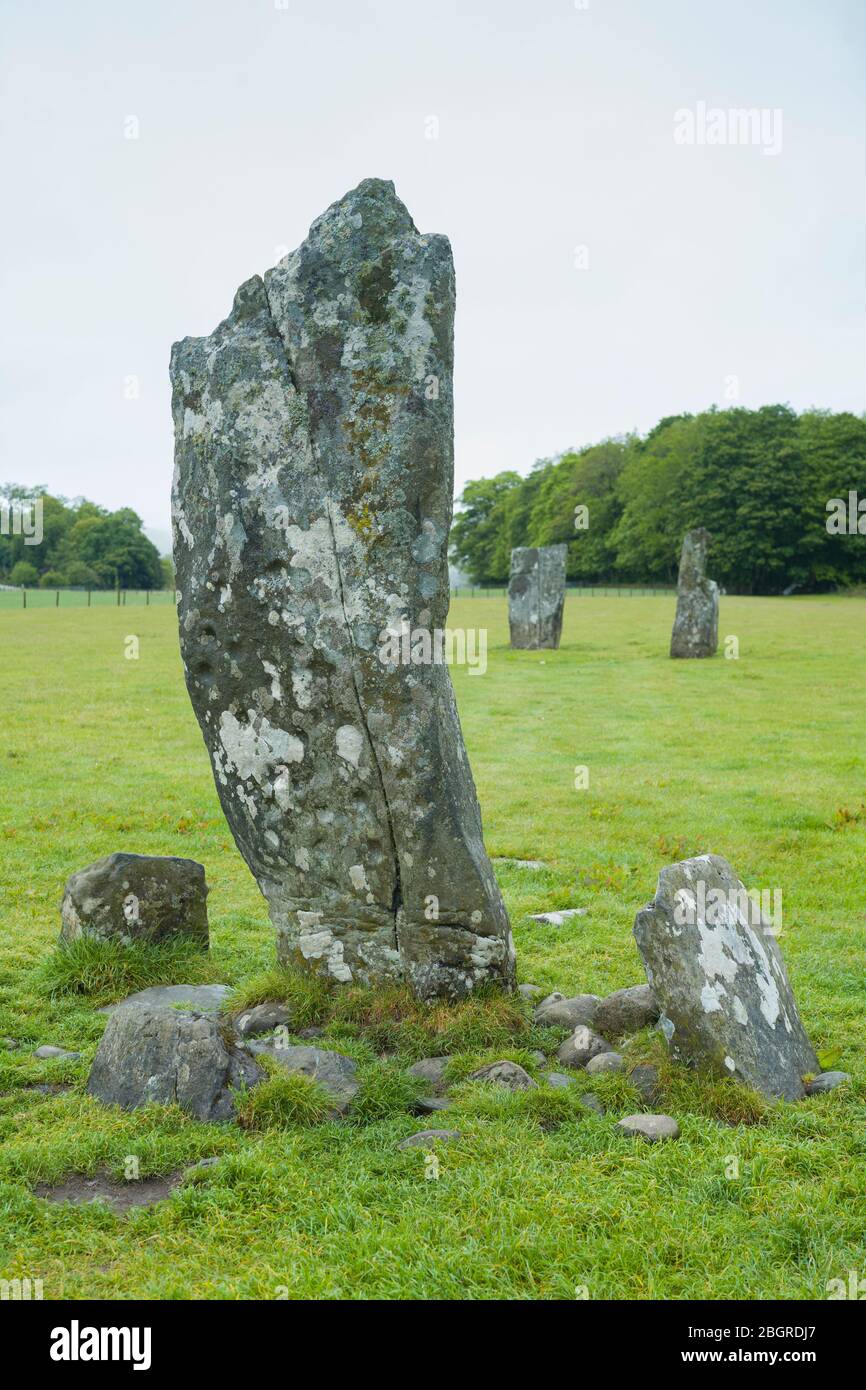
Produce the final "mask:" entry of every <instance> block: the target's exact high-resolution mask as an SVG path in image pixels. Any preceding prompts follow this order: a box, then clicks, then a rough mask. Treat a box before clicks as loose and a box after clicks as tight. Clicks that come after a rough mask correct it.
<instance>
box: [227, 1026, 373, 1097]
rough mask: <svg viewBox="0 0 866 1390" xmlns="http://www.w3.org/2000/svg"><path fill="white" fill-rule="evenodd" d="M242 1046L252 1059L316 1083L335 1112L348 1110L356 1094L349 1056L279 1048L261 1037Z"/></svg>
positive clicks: (353, 1067) (320, 1050)
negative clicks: (272, 1063) (261, 1059)
mask: <svg viewBox="0 0 866 1390" xmlns="http://www.w3.org/2000/svg"><path fill="white" fill-rule="evenodd" d="M245 1047H246V1051H247V1052H249V1053H251V1054H252V1056H253V1057H262V1056H265V1057H271V1058H273V1060H274V1061H275V1062H276V1063H277V1064H278V1065H279V1066H281V1067H283V1068H284V1069H285V1070H286V1071H300V1072H303V1073H304V1075H305V1076H309V1077H311V1078H312V1080H313V1081H318V1083H319V1085H320V1086H322V1087H323V1089H324V1090H326V1091H327V1092H328V1095H329V1096H330V1097H331V1099H332V1100H333V1101H334V1109H335V1110H336V1111H338V1112H339V1113H342V1112H344V1111H345V1110H348V1108H349V1106H350V1104H351V1102H352V1100H353V1099H354V1097H355V1096H356V1095H357V1093H358V1082H357V1081H356V1079H355V1076H356V1073H357V1070H358V1066H357V1063H356V1062H354V1061H353V1060H352V1058H351V1057H344V1056H343V1054H342V1053H341V1052H330V1051H328V1050H327V1049H326V1048H322V1047H303V1046H301V1045H299V1044H291V1045H289V1046H286V1047H283V1046H281V1045H280V1040H279V1038H262V1039H260V1040H257V1041H255V1042H248V1043H246V1044H245Z"/></svg>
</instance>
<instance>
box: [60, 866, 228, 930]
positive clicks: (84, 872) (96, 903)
mask: <svg viewBox="0 0 866 1390" xmlns="http://www.w3.org/2000/svg"><path fill="white" fill-rule="evenodd" d="M207 893H208V889H207V884H206V883H205V876H204V867H203V865H201V864H198V863H196V861H195V860H194V859H176V858H173V857H164V856H161V855H148V854H109V855H108V856H107V857H106V858H105V859H97V861H96V863H95V864H90V865H88V867H87V868H86V869H79V870H78V872H77V873H74V874H73V875H72V877H71V878H70V879H69V880H68V881H67V884H66V888H65V891H64V894H63V902H62V903H61V905H60V918H61V922H62V926H61V930H60V939H61V941H67V942H71V941H77V940H78V938H79V937H82V936H87V937H92V938H93V939H95V940H97V941H110V940H116V941H122V942H124V944H129V943H130V942H131V941H148V942H157V941H168V940H171V939H172V938H173V937H188V938H189V939H190V940H191V941H193V942H195V943H196V944H197V945H199V946H201V947H202V948H203V949H206V948H207V944H208V922H207Z"/></svg>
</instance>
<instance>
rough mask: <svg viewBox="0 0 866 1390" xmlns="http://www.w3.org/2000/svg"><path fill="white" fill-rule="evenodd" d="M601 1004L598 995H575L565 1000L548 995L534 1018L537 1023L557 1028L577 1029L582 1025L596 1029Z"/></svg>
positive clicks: (558, 996)
mask: <svg viewBox="0 0 866 1390" xmlns="http://www.w3.org/2000/svg"><path fill="white" fill-rule="evenodd" d="M600 1003H601V1000H600V999H599V997H598V995H597V994H575V995H574V996H573V997H572V998H571V999H564V998H563V996H562V995H561V994H559V995H548V997H547V998H546V999H543V1000H542V1001H541V1003H540V1004H539V1005H538V1008H537V1009H536V1010H535V1013H534V1014H533V1015H532V1017H533V1021H534V1022H535V1023H540V1024H543V1025H548V1026H550V1027H555V1028H577V1027H578V1026H579V1025H580V1024H583V1025H584V1026H585V1027H587V1028H595V1026H596V1014H597V1012H598V1006H599V1004H600ZM599 1031H601V1030H600V1029H599Z"/></svg>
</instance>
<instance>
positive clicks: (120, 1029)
mask: <svg viewBox="0 0 866 1390" xmlns="http://www.w3.org/2000/svg"><path fill="white" fill-rule="evenodd" d="M261 1079H262V1073H261V1071H260V1069H259V1068H258V1067H257V1066H256V1065H255V1063H254V1062H253V1061H252V1059H251V1058H250V1057H249V1056H247V1054H246V1053H245V1052H242V1051H240V1050H239V1049H236V1048H233V1047H229V1046H227V1045H226V1042H225V1039H224V1037H223V1035H222V1033H221V1031H220V1026H219V1020H218V1019H216V1018H215V1017H214V1015H213V1014H200V1013H194V1012H192V1011H191V1010H182V1009H174V1008H172V1007H170V1006H166V1005H153V1004H131V1005H128V1006H127V1007H126V1008H122V1009H116V1010H115V1011H114V1013H113V1014H112V1015H111V1017H110V1018H109V1020H108V1024H107V1025H106V1029H105V1032H104V1033H103V1035H102V1041H101V1042H100V1044H99V1047H98V1048H97V1051H96V1057H95V1058H94V1061H93V1066H92V1067H91V1069H90V1076H89V1077H88V1079H87V1090H88V1092H89V1093H90V1095H92V1096H95V1097H96V1099H97V1100H101V1101H103V1102H104V1103H105V1104H106V1105H119V1106H121V1107H122V1108H123V1109H124V1110H133V1109H135V1108H136V1107H137V1106H139V1105H147V1104H148V1103H149V1102H152V1101H153V1102H156V1103H157V1104H159V1105H172V1104H176V1105H179V1106H180V1107H181V1109H183V1110H188V1111H189V1112H190V1114H192V1115H195V1116H196V1118H197V1119H199V1120H228V1119H231V1118H232V1117H233V1115H234V1101H233V1098H232V1091H233V1090H235V1089H237V1088H238V1087H240V1086H242V1085H246V1086H253V1085H255V1084H256V1083H257V1082H258V1081H260V1080H261Z"/></svg>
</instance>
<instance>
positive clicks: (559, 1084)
mask: <svg viewBox="0 0 866 1390" xmlns="http://www.w3.org/2000/svg"><path fill="white" fill-rule="evenodd" d="M545 1079H546V1081H547V1084H548V1085H549V1086H553V1087H554V1089H555V1090H564V1089H565V1087H566V1086H571V1085H572V1084H573V1083H574V1077H573V1076H566V1074H565V1072H562V1071H549V1072H547V1073H546V1076H545Z"/></svg>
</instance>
